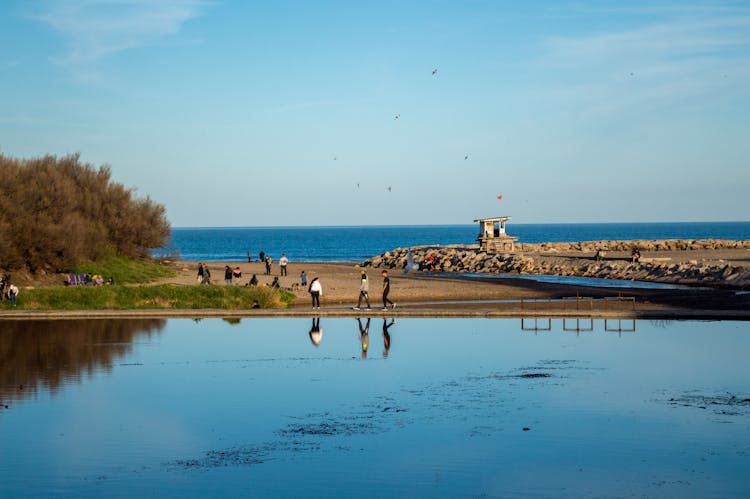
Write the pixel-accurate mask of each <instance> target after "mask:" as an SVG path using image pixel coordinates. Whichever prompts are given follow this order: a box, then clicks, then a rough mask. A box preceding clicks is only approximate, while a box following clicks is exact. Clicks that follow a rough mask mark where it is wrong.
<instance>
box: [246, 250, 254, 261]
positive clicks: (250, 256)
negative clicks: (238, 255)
mask: <svg viewBox="0 0 750 499" xmlns="http://www.w3.org/2000/svg"><path fill="white" fill-rule="evenodd" d="M247 263H253V252H252V251H248V252H247Z"/></svg>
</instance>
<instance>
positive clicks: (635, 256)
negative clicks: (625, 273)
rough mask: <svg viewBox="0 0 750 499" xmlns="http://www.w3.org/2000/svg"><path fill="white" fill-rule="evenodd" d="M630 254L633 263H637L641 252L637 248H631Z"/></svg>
mask: <svg viewBox="0 0 750 499" xmlns="http://www.w3.org/2000/svg"><path fill="white" fill-rule="evenodd" d="M630 256H631V257H632V261H633V263H638V262H639V261H640V259H641V252H640V250H639V249H638V248H633V251H632V252H631V253H630Z"/></svg>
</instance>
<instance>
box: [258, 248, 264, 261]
mask: <svg viewBox="0 0 750 499" xmlns="http://www.w3.org/2000/svg"><path fill="white" fill-rule="evenodd" d="M258 261H259V262H260V263H265V261H266V252H265V251H263V250H261V252H260V253H258Z"/></svg>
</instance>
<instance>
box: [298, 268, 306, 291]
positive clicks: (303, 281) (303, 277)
mask: <svg viewBox="0 0 750 499" xmlns="http://www.w3.org/2000/svg"><path fill="white" fill-rule="evenodd" d="M299 285H300V287H303V288H305V287H307V274H305V271H304V270H303V271H302V272H300V274H299Z"/></svg>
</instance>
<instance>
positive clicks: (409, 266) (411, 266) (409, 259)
mask: <svg viewBox="0 0 750 499" xmlns="http://www.w3.org/2000/svg"><path fill="white" fill-rule="evenodd" d="M410 270H419V265H417V264H416V263H414V257H413V256H412V255H411V250H406V265H404V274H408V273H409V271H410Z"/></svg>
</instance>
